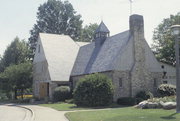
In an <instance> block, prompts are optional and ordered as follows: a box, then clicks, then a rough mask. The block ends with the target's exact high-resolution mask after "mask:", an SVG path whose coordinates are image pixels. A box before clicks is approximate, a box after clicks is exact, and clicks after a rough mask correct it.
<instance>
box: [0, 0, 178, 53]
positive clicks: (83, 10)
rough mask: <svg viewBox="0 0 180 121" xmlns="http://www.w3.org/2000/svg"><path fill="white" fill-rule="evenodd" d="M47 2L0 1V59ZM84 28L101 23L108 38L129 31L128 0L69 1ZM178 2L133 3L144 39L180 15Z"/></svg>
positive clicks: (23, 35) (24, 34)
mask: <svg viewBox="0 0 180 121" xmlns="http://www.w3.org/2000/svg"><path fill="white" fill-rule="evenodd" d="M46 1H47V0H1V1H0V33H1V34H0V35H1V37H0V55H2V54H3V52H4V50H5V49H6V47H7V45H8V44H10V43H11V41H12V40H13V39H14V38H15V37H16V36H18V37H20V39H25V40H28V37H29V30H30V29H31V28H32V26H33V24H34V23H35V22H36V13H37V8H38V6H39V5H40V4H43V3H44V2H46ZM69 1H70V2H71V3H72V5H73V7H74V9H75V10H76V11H77V13H79V14H81V15H82V20H83V21H84V25H85V24H89V23H100V21H101V20H102V19H103V21H104V23H105V24H106V25H107V27H108V28H109V30H110V32H111V35H113V34H116V33H119V32H122V31H125V30H127V29H128V28H129V15H130V4H129V0H69ZM179 6H180V0H134V2H133V13H135V14H140V15H143V16H144V21H145V38H146V40H147V41H148V43H149V44H151V43H152V31H153V30H154V28H155V27H156V26H157V25H158V24H159V23H160V22H161V21H162V20H163V18H167V17H169V16H170V14H177V12H180V7H179Z"/></svg>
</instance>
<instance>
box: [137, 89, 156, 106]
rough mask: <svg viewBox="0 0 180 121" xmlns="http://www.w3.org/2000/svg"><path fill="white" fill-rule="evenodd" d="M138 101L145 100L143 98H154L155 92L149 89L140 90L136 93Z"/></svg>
mask: <svg viewBox="0 0 180 121" xmlns="http://www.w3.org/2000/svg"><path fill="white" fill-rule="evenodd" d="M135 97H136V101H137V103H139V102H141V101H143V100H147V99H150V98H153V94H152V93H151V92H149V91H140V92H138V93H137V94H136V96H135Z"/></svg>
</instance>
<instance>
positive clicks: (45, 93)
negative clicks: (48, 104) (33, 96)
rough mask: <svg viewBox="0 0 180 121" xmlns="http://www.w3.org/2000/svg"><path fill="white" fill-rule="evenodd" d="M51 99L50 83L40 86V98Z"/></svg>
mask: <svg viewBox="0 0 180 121" xmlns="http://www.w3.org/2000/svg"><path fill="white" fill-rule="evenodd" d="M45 97H49V83H44V82H43V83H40V84H39V98H45Z"/></svg>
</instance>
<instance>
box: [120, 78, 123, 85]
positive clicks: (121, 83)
mask: <svg viewBox="0 0 180 121" xmlns="http://www.w3.org/2000/svg"><path fill="white" fill-rule="evenodd" d="M122 86H123V82H122V78H119V87H122Z"/></svg>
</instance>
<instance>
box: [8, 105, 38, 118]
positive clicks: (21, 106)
mask: <svg viewBox="0 0 180 121" xmlns="http://www.w3.org/2000/svg"><path fill="white" fill-rule="evenodd" d="M8 106H16V107H20V108H24V109H26V110H29V111H30V112H31V115H32V116H31V119H30V121H34V120H35V115H34V112H33V110H32V109H30V108H28V107H25V106H23V105H17V104H8Z"/></svg>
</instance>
